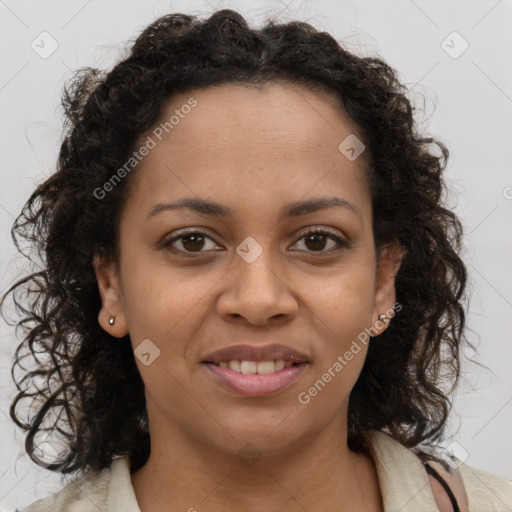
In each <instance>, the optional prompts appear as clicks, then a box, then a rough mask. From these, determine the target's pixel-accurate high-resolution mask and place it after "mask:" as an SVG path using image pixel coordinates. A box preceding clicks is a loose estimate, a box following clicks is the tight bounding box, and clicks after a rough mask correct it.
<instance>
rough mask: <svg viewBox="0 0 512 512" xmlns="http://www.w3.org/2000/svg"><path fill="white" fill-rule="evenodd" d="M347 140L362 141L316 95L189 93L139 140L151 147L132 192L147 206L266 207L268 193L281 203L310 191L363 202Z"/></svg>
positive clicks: (230, 88) (276, 89) (217, 89)
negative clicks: (345, 149)
mask: <svg viewBox="0 0 512 512" xmlns="http://www.w3.org/2000/svg"><path fill="white" fill-rule="evenodd" d="M190 105H194V106H193V107H189V106H190ZM166 123H167V124H166ZM350 135H357V136H358V137H359V138H360V139H362V135H361V133H360V128H359V127H358V125H357V124H356V123H354V122H353V121H352V120H351V119H350V117H349V116H348V114H347V113H346V112H345V111H344V109H343V108H342V107H341V106H340V104H339V102H338V100H337V98H336V97H335V96H334V95H333V94H329V93H328V92H323V91H321V90H320V91H314V90H310V89H308V88H305V87H304V86H301V85H291V84H283V83H274V82H272V83H270V84H266V85H264V86H258V87H255V86H246V85H239V84H224V85H220V86H212V87H208V88H206V89H200V90H191V91H189V92H186V93H180V94H177V95H175V96H173V97H172V98H171V99H170V100H168V101H167V102H166V103H165V104H164V107H163V109H162V112H161V115H160V119H159V120H158V121H157V123H156V124H155V126H154V127H152V128H151V130H149V131H148V132H147V133H146V134H144V136H143V137H141V140H147V137H151V138H152V139H153V140H154V141H155V146H154V148H153V149H151V151H150V152H149V154H148V155H147V156H146V157H145V158H144V159H143V161H142V162H141V164H140V165H139V166H138V170H137V173H136V174H137V175H138V177H137V180H136V181H137V182H138V185H137V188H138V189H139V192H140V193H142V194H143V195H144V196H145V197H146V198H147V199H148V198H149V197H151V199H152V202H153V203H155V202H157V201H158V200H162V201H163V200H164V199H166V200H169V199H174V198H176V197H179V196H185V195H186V196H193V195H196V196H201V197H216V199H219V198H220V197H222V195H223V193H224V192H227V193H228V194H229V195H230V199H234V197H233V191H235V190H236V191H238V194H237V198H238V200H239V201H240V199H242V200H243V201H246V200H247V201H249V202H250V200H254V201H255V203H257V202H258V201H264V202H265V201H266V202H268V201H269V200H270V197H269V192H272V197H273V198H274V200H279V198H282V199H283V201H285V197H284V196H290V197H289V199H290V200H294V199H297V195H299V196H301V195H307V194H308V191H311V192H312V193H314V192H315V190H313V189H319V190H318V191H319V192H320V193H321V194H322V195H325V192H332V191H333V190H332V189H338V190H340V191H341V192H346V193H347V194H349V195H350V196H351V201H352V202H357V201H364V199H365V198H364V197H363V196H364V194H365V193H366V181H365V179H364V173H363V168H364V165H365V164H364V162H363V158H362V157H361V158H359V159H358V160H355V161H350V160H348V159H347V158H346V156H344V155H343V154H342V153H341V152H340V149H339V145H340V143H341V142H342V141H343V140H345V139H346V138H347V137H348V136H350ZM242 192H243V194H242ZM291 192H293V193H292V194H291V195H290V193H291ZM249 196H251V197H250V198H249ZM292 196H293V197H292ZM253 204H254V203H253ZM260 204H261V203H260Z"/></svg>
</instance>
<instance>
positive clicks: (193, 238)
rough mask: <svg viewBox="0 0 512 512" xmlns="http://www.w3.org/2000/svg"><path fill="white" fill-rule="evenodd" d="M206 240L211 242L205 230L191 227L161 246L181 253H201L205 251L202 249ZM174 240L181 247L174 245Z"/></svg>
mask: <svg viewBox="0 0 512 512" xmlns="http://www.w3.org/2000/svg"><path fill="white" fill-rule="evenodd" d="M206 240H210V241H212V242H213V239H212V238H211V237H210V236H208V234H207V233H206V232H205V231H202V230H200V229H197V228H193V229H187V230H185V231H182V232H181V234H180V235H178V236H175V237H173V238H171V239H170V240H167V241H166V242H164V244H163V246H164V247H166V248H171V249H172V250H175V251H177V252H182V253H201V252H206V251H202V249H203V248H204V246H205V243H206ZM175 242H179V244H180V245H181V248H180V247H174V244H175Z"/></svg>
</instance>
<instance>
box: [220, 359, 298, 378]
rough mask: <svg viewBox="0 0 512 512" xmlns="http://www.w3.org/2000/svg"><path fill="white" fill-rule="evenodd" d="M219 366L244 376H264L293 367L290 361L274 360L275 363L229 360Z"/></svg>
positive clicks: (221, 362)
mask: <svg viewBox="0 0 512 512" xmlns="http://www.w3.org/2000/svg"><path fill="white" fill-rule="evenodd" d="M219 366H221V367H222V368H229V369H230V370H233V371H235V372H239V373H243V374H244V375H254V374H256V373H257V374H259V375H265V374H267V373H273V372H278V371H280V370H282V369H283V368H290V366H293V363H292V362H291V361H286V362H285V361H283V360H282V359H276V360H275V361H259V362H258V361H239V360H238V359H230V360H229V361H220V362H219Z"/></svg>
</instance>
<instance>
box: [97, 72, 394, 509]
mask: <svg viewBox="0 0 512 512" xmlns="http://www.w3.org/2000/svg"><path fill="white" fill-rule="evenodd" d="M191 97H193V98H195V99H196V100H197V102H198V105H197V106H196V107H195V108H194V109H192V111H191V112H190V113H189V114H188V115H187V116H184V118H183V119H180V122H179V124H178V125H176V126H174V128H173V130H172V131H171V132H170V133H169V134H168V135H167V136H166V137H164V138H163V139H162V141H161V142H159V144H158V145H157V146H156V147H155V148H154V149H152V150H151V151H150V152H149V154H148V155H147V156H146V157H145V158H144V160H143V161H142V162H141V163H140V164H139V167H138V169H137V171H136V174H135V175H134V176H133V177H131V179H132V180H133V182H132V183H131V187H130V189H129V196H128V198H127V201H126V205H125V207H124V210H123V213H122V217H121V221H120V249H121V250H120V254H121V257H120V262H119V266H116V264H115V262H112V261H106V260H100V259H99V258H98V257H96V258H95V260H94V266H95V270H96V276H97V279H98V287H99V290H100V294H101V298H102V304H103V306H102V309H101V311H100V313H99V317H98V319H99V322H100V324H101V326H102V327H103V328H104V329H105V330H106V331H107V332H109V333H110V334H112V335H113V336H117V337H122V336H125V335H126V334H127V333H129V334H130V339H131V342H132V345H133V347H134V349H135V348H136V347H137V346H138V345H139V344H140V343H141V342H142V341H143V340H145V339H150V340H151V342H152V343H153V344H154V345H155V346H157V347H158V349H159V350H160V355H159V357H157V358H156V359H155V360H154V361H153V362H152V363H151V364H149V365H148V366H146V365H144V364H142V362H141V361H140V360H139V359H137V358H136V362H137V365H138V368H139V371H140V373H141V375H142V378H143V381H144V384H145V392H146V401H147V410H148V418H149V429H150V436H151V455H150V457H149V460H148V462H147V463H146V465H145V466H144V467H143V468H141V469H140V470H138V471H137V472H135V473H133V474H132V483H133V487H134V490H135V494H136V497H137V500H138V502H139V506H140V508H141V510H142V511H143V512H153V511H163V510H194V509H196V510H198V511H200V512H202V511H210V512H217V511H225V510H244V511H261V510H265V511H269V512H273V511H280V512H281V511H282V510H287V511H295V510H297V511H303V510H308V511H314V510H338V511H342V512H345V511H355V510H358V511H362V510H365V511H381V510H383V506H382V499H381V495H380V490H379V485H378V479H377V475H376V471H375V467H374V464H373V461H372V460H371V458H368V457H366V456H364V455H362V454H358V453H354V452H352V451H351V450H350V449H349V448H348V446H347V406H348V397H349V394H350V391H351V389H352V387H353V386H354V384H355V382H356V380H357V378H358V376H359V373H360V371H361V368H362V366H363V363H364V358H365V355H366V350H367V348H365V347H364V345H362V350H361V351H360V352H359V353H358V354H357V355H356V356H354V358H353V359H352V360H351V361H350V362H349V364H347V365H346V366H345V367H344V368H343V370H342V371H341V372H339V373H338V374H336V377H335V378H333V379H332V380H331V382H329V383H328V384H327V385H326V386H325V388H324V389H322V391H321V392H319V393H318V394H317V395H316V396H315V397H314V398H312V399H311V401H310V402H309V403H308V404H307V405H302V404H301V403H299V401H298V399H297V397H298V394H299V393H300V392H303V391H307V390H308V388H309V387H310V386H312V384H313V383H314V382H315V381H317V380H318V379H319V378H320V377H321V376H322V374H323V373H324V372H325V371H326V370H327V369H328V368H329V367H331V366H332V365H333V363H334V362H335V361H336V359H337V357H338V355H343V354H344V353H345V352H346V350H348V349H349V347H350V345H351V344H352V342H353V340H355V339H357V336H358V334H360V333H361V332H362V331H364V329H365V328H369V327H371V326H376V325H378V326H380V328H378V329H376V332H377V333H380V332H382V331H383V330H384V329H385V328H386V324H382V323H381V322H377V321H378V315H379V313H383V312H386V311H388V312H389V311H390V310H392V307H393V304H394V303H395V299H396V297H395V287H394V279H395V275H396V273H397V271H398V268H399V266H400V261H401V258H402V256H403V253H402V251H401V248H400V247H399V245H398V244H397V243H394V244H389V245H387V246H386V247H384V248H383V249H382V252H381V258H380V261H379V262H378V263H377V254H376V250H375V246H374V239H373V232H372V211H371V201H370V195H369V189H368V184H367V182H366V180H365V178H364V175H363V166H364V153H363V155H362V156H361V157H359V158H357V159H356V160H354V161H349V160H348V159H347V158H346V157H345V156H344V155H343V154H342V153H341V152H340V151H339V150H338V145H339V144H340V142H341V141H343V140H344V139H345V137H347V136H348V135H349V134H358V133H359V132H360V130H359V128H358V126H357V125H356V124H354V123H353V121H352V120H351V119H350V117H349V116H348V114H347V113H346V112H344V111H343V110H342V109H341V108H340V107H339V105H338V103H337V102H336V101H335V99H334V97H332V96H330V95H328V94H325V93H320V92H318V91H313V90H309V89H306V88H304V87H302V86H300V85H289V84H282V83H277V82H273V83H272V84H270V85H266V86H264V87H259V88H254V87H252V88H250V87H246V86H241V85H232V84H230V85H221V86H215V87H210V88H208V89H203V90H199V91H189V92H187V93H183V94H180V95H176V96H174V97H173V98H172V99H171V100H170V101H168V102H167V103H166V104H165V108H164V109H163V112H162V116H161V119H162V120H167V119H169V117H170V116H171V115H172V114H173V113H174V111H175V109H177V108H178V109H179V108H180V107H181V106H182V105H184V104H185V103H186V102H187V100H188V99H189V98H191ZM148 133H151V131H149V132H148ZM144 138H145V137H143V138H141V139H144ZM359 138H361V139H362V136H361V135H360V136H359ZM324 196H329V197H332V196H336V197H340V198H343V199H345V200H347V201H349V202H350V203H352V204H353V205H354V206H355V207H356V208H357V211H358V212H359V213H358V214H356V213H354V212H353V211H351V210H350V209H349V208H342V207H332V208H327V209H322V210H319V211H316V212H312V213H309V214H307V215H302V216H299V217H291V218H283V217H281V216H280V214H279V212H280V209H281V208H282V207H283V205H284V204H285V203H289V202H294V201H301V200H305V199H312V198H318V197H324ZM184 197H200V198H203V199H207V200H211V201H215V202H218V203H221V204H223V205H226V206H228V207H229V208H231V209H232V210H233V212H234V213H233V216H230V217H226V218H220V217H209V216H205V215H201V214H199V213H197V212H193V211H191V210H186V209H183V210H169V211H165V212H163V213H160V214H158V215H155V216H154V217H152V218H150V219H146V216H147V215H148V212H149V211H150V210H151V209H152V207H153V206H154V205H155V204H157V203H169V202H171V201H175V200H177V199H180V198H184ZM308 226H310V227H315V228H326V229H328V230H330V231H332V233H333V234H334V235H335V236H338V237H339V238H341V239H342V240H345V241H347V242H348V246H347V247H339V245H338V244H337V242H336V241H335V240H333V239H331V238H326V239H325V241H324V242H322V241H320V242H316V245H315V242H308V238H304V235H305V232H304V231H305V229H304V228H306V227H308ZM187 227H191V228H193V227H200V228H202V229H204V230H205V231H206V232H207V234H208V236H209V237H211V240H210V239H208V238H205V239H204V242H202V241H201V240H200V241H199V242H198V241H197V240H196V241H193V240H192V241H191V240H190V238H189V239H180V240H177V241H175V242H174V244H173V247H174V251H173V248H172V247H167V248H165V247H161V246H160V245H159V242H160V241H162V240H170V239H171V238H172V237H173V236H178V235H179V234H181V233H179V232H178V231H179V230H181V229H182V228H187ZM248 236H250V237H252V238H253V239H255V240H256V241H257V242H258V244H259V245H260V246H261V248H262V250H263V252H262V253H261V254H260V256H259V257H257V258H256V259H255V260H254V261H253V262H252V263H247V262H246V261H245V260H244V259H242V258H241V257H240V256H239V254H238V253H237V252H236V248H237V247H238V246H239V245H240V244H241V242H242V241H243V240H244V239H245V238H246V237H248ZM322 243H323V245H322ZM187 249H188V254H191V256H190V257H187V256H186V254H187ZM180 250H181V252H180ZM194 251H195V252H194ZM201 251H202V252H201ZM184 254H185V255H184ZM112 315H114V316H115V324H114V325H113V326H110V325H109V323H108V320H109V318H110V317H111V316H112ZM241 343H248V344H253V345H260V344H261V345H264V344H267V343H281V344H284V345H289V346H292V347H294V348H296V349H298V350H299V351H301V352H303V353H305V354H306V355H307V356H308V357H309V359H310V361H311V362H310V364H309V366H308V367H307V369H306V370H305V371H304V372H303V373H302V375H301V377H300V378H299V380H298V381H297V382H295V383H294V384H293V385H292V386H291V387H289V388H288V389H286V390H284V391H282V392H280V393H278V394H276V395H273V396H270V397H259V398H254V397H252V398H245V397H241V396H238V395H235V394H234V393H232V392H230V391H228V390H226V389H225V388H223V387H221V385H220V384H218V383H217V382H216V381H215V380H214V379H213V378H212V377H211V376H210V375H209V374H208V372H207V371H206V370H205V369H204V368H203V367H202V366H201V365H200V363H201V361H202V360H204V356H205V355H206V354H208V353H210V352H212V351H214V350H217V349H219V348H224V347H227V346H231V345H236V344H241ZM370 343H371V341H370ZM248 442H250V443H252V445H254V447H255V449H256V450H257V453H258V454H259V457H260V458H259V460H258V461H257V462H256V463H253V464H251V465H248V464H247V463H245V464H244V463H243V462H242V461H241V459H240V457H238V456H237V454H238V453H239V451H240V450H241V449H242V447H244V445H246V444H247V443H248Z"/></svg>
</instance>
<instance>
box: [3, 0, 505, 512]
mask: <svg viewBox="0 0 512 512" xmlns="http://www.w3.org/2000/svg"><path fill="white" fill-rule="evenodd" d="M285 1H286V3H285ZM217 8H234V9H235V10H238V11H239V12H240V13H241V14H243V15H244V16H245V17H246V18H247V19H248V21H249V22H250V23H251V24H257V23H259V21H260V20H262V19H264V18H265V17H266V16H267V15H268V14H278V13H280V14H279V17H280V18H281V19H282V20H283V21H286V20H291V19H294V18H298V19H301V20H304V21H309V22H310V23H312V24H314V25H315V26H316V27H318V28H321V29H322V30H326V31H328V32H330V33H331V34H333V35H334V36H335V37H336V38H337V39H338V40H344V41H345V42H346V44H347V45H348V47H349V49H351V50H353V51H356V52H358V53H359V54H373V53H378V54H380V56H382V57H383V58H384V59H385V60H387V62H388V63H389V64H391V65H392V66H393V67H395V68H397V69H398V71H399V75H400V77H401V79H402V81H403V82H405V83H406V85H407V86H408V87H409V90H410V91H411V94H414V95H415V97H416V104H417V106H418V107H419V108H421V107H422V101H423V100H422V95H425V96H426V97H427V101H426V108H427V117H428V118H430V120H429V121H427V120H425V118H424V117H420V120H422V123H421V127H422V128H423V129H427V130H428V131H429V132H431V133H432V134H433V135H434V136H436V137H438V138H440V139H441V140H442V141H443V142H445V143H446V144H447V145H448V147H449V149H450V151H451V158H450V161H449V165H448V168H447V171H446V179H447V181H448V184H449V186H450V187H451V190H452V194H451V198H450V200H451V206H452V207H454V208H455V210H456V211H457V213H458V214H459V215H460V216H461V218H462V221H463V224H464V226H465V230H466V233H465V250H464V253H463V257H464V259H465V262H466V264H467V266H468V270H469V273H470V288H471V290H472V292H471V297H472V299H471V308H470V311H469V318H468V327H469V328H470V329H471V330H470V331H468V337H469V339H470V340H471V341H473V342H474V343H476V344H478V350H477V353H476V354H475V353H473V352H471V353H470V354H469V356H470V357H472V358H474V359H476V360H477V361H478V362H480V363H482V364H483V365H485V366H486V367H487V369H485V368H481V367H479V366H477V365H475V364H470V363H465V365H464V373H463V381H462V382H461V388H460V389H459V392H458V395H457V399H456V402H455V408H454V413H453V414H452V416H451V424H450V425H451V426H450V430H451V432H452V433H453V439H454V440H455V441H457V442H458V443H459V444H460V445H461V446H462V447H463V449H464V450H466V451H467V454H468V459H467V461H466V462H467V463H468V464H470V465H472V466H475V467H478V468H480V469H484V470H487V471H489V472H492V473H495V474H498V475H501V476H503V477H505V478H508V479H512V442H511V432H512V428H511V427H512V372H511V371H510V365H511V361H512V342H511V341H512V340H511V331H512V271H511V268H510V266H511V263H512V258H511V254H512V227H511V226H512V222H511V220H512V188H511V187H512V172H511V167H510V152H509V148H510V143H511V140H512V66H511V65H510V63H511V61H512V41H511V35H510V31H509V30H510V26H511V23H512V4H511V2H510V1H506V0H501V1H497V0H480V1H467V0H459V1H450V2H447V1H426V0H414V1H413V0H397V1H386V2H384V1H377V0H374V1H358V2H355V1H354V2H349V1H344V0H336V1H335V2H334V1H315V2H312V1H309V2H308V1H302V2H301V1H298V0H283V2H279V1H274V2H267V3H265V2H258V3H257V4H256V2H243V3H242V2H229V1H215V0H210V2H209V3H206V2H186V1H182V2H164V1H147V2H142V1H126V0H124V1H109V2H107V1H102V2H100V1H99V0H90V1H76V0H73V1H70V0H67V1H59V2H58V1H41V0H39V1H17V2H16V1H14V0H0V45H1V63H0V112H1V115H0V125H1V138H0V144H1V151H0V158H1V162H2V163H1V166H0V179H1V185H2V186H1V188H0V258H1V260H0V291H2V290H4V289H5V288H6V287H7V286H8V285H9V284H10V283H12V282H13V280H14V278H15V277H16V275H17V272H18V269H19V268H20V265H21V264H22V263H23V259H22V258H18V257H16V253H15V249H14V247H13V244H12V242H11V239H10V233H9V231H10V228H11V225H12V222H13V220H14V217H16V216H17V215H18V213H19V211H20V210H21V207H22V205H23V204H24V203H25V201H26V199H27V198H28V195H29V193H30V192H31V191H32V189H33V188H34V182H35V181H38V180H41V179H43V178H44V176H45V175H48V174H49V173H51V172H52V171H53V169H54V164H55V161H56V157H57V152H58V149H59V147H60V140H61V138H60V137H61V118H60V114H59V112H58V110H57V107H58V105H59V101H60V94H61V90H62V85H63V82H64V81H65V80H66V79H68V78H69V77H70V76H71V70H76V69H77V68H79V67H83V66H93V67H100V68H104V67H110V66H111V65H112V64H113V63H114V62H115V61H116V60H117V59H118V57H119V51H120V49H121V48H122V46H123V44H124V43H125V42H126V41H127V40H128V39H132V38H134V37H135V36H136V35H138V33H139V32H140V31H141V30H142V29H143V28H144V27H145V26H146V25H147V24H149V23H150V22H151V21H153V20H154V19H156V18H157V17H158V16H161V15H163V14H168V13H171V12H184V13H187V14H205V15H206V14H209V13H211V11H212V10H215V9H217ZM43 31H46V32H48V33H49V34H51V36H52V37H53V38H54V39H55V40H56V41H57V43H58V48H57V50H56V51H55V52H54V53H53V54H52V55H50V56H49V57H48V58H46V59H43V58H41V57H40V56H39V55H38V54H37V53H36V52H35V51H34V50H33V49H32V48H31V43H32V41H33V40H36V42H37V41H39V40H40V39H38V37H39V34H41V32H43ZM453 31H457V32H458V33H459V34H460V35H461V36H462V37H463V38H464V40H466V41H467V43H468V44H469V47H468V49H467V50H466V51H465V52H464V53H462V55H460V56H458V58H452V57H451V56H450V55H448V54H447V53H446V52H445V50H444V49H443V47H442V46H441V43H442V41H444V40H445V39H446V38H447V36H449V35H450V34H452V32H453ZM457 37H458V36H450V37H449V38H448V39H447V42H446V43H445V44H446V45H449V46H452V49H451V50H450V51H451V52H452V54H453V52H457V50H459V49H461V48H462V46H461V44H463V41H462V40H460V39H457ZM46 48H49V46H46ZM418 115H419V116H421V113H420V114H418ZM507 149H508V151H507ZM0 325H1V331H0V335H1V338H0V442H1V449H0V457H1V460H0V510H1V511H12V510H14V507H15V506H18V507H23V506H26V505H27V504H29V503H31V502H32V501H34V500H35V499H37V498H40V497H42V496H44V495H46V494H47V493H49V492H50V490H55V489H56V488H57V487H58V486H60V483H59V481H60V480H59V476H58V475H56V474H53V473H51V472H48V471H46V470H43V469H40V468H38V467H36V466H35V465H34V464H33V463H32V462H31V461H30V460H29V459H28V458H27V456H26V455H24V453H23V436H22V435H21V432H18V431H16V429H15V428H14V424H13V423H12V421H11V420H10V419H9V418H8V407H9V403H10V400H11V399H12V396H13V388H12V384H11V381H10V371H9V368H10V357H11V355H12V353H13V350H14V347H15V343H16V340H15V339H14V333H13V328H12V327H9V326H7V325H5V324H4V323H3V322H2V323H1V324H0Z"/></svg>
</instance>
